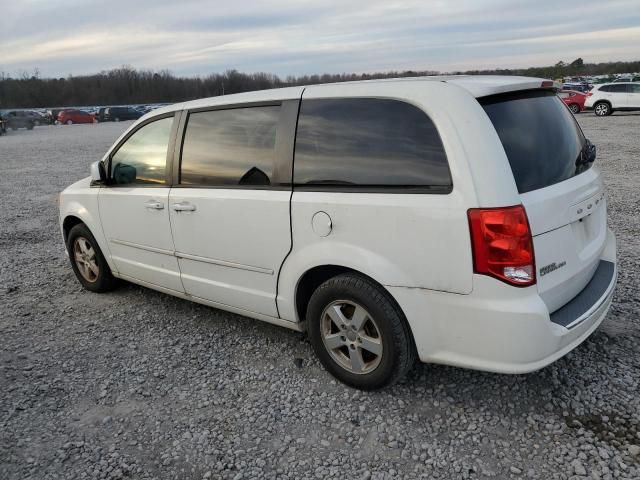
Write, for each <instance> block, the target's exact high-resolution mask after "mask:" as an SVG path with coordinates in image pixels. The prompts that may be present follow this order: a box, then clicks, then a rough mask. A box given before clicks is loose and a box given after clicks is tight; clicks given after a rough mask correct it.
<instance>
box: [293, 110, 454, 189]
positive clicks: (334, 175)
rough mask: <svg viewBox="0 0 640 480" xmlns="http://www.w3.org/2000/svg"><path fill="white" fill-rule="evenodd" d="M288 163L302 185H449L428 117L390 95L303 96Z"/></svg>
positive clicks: (439, 148)
mask: <svg viewBox="0 0 640 480" xmlns="http://www.w3.org/2000/svg"><path fill="white" fill-rule="evenodd" d="M294 165H295V166H294V182H295V183H296V185H303V186H304V185H307V186H308V185H324V186H330V185H333V186H347V187H348V186H351V187H367V186H369V187H435V188H436V189H437V187H440V190H443V191H444V190H446V191H448V190H450V186H451V176H450V174H449V166H448V164H447V157H446V155H445V152H444V148H443V146H442V142H441V141H440V136H439V135H438V132H437V130H436V128H435V126H434V124H433V122H432V121H431V120H430V119H429V117H427V116H426V114H425V113H424V112H423V111H422V110H420V109H418V108H417V107H414V106H413V105H410V104H408V103H404V102H399V101H396V100H383V99H367V98H356V99H317V100H303V102H302V108H301V111H300V117H299V119H298V131H297V134H296V149H295V162H294Z"/></svg>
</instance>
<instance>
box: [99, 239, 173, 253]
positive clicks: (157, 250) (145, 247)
mask: <svg viewBox="0 0 640 480" xmlns="http://www.w3.org/2000/svg"><path fill="white" fill-rule="evenodd" d="M109 241H110V242H111V243H115V244H116V245H124V246H125V247H132V248H139V249H140V250H147V251H149V252H154V253H162V254H164V255H170V256H172V257H173V256H175V252H174V251H173V250H165V249H164V248H157V247H150V246H149V245H140V244H139V243H133V242H127V241H125V240H118V239H117V238H111V239H109Z"/></svg>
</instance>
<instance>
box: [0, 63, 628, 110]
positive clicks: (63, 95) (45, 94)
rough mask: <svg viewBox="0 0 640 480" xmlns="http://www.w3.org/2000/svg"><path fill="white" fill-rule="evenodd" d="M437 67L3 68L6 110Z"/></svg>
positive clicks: (572, 70)
mask: <svg viewBox="0 0 640 480" xmlns="http://www.w3.org/2000/svg"><path fill="white" fill-rule="evenodd" d="M627 72H640V61H634V62H608V63H597V64H595V63H590V64H589V63H584V62H583V60H582V59H581V58H578V59H576V60H574V61H573V62H570V63H565V62H562V61H561V62H558V63H557V64H555V65H553V66H548V67H531V68H525V69H496V70H471V71H467V72H452V73H454V74H462V73H464V74H470V75H480V74H482V75H488V74H495V75H525V76H533V77H543V78H553V79H556V78H561V77H566V76H574V75H605V74H616V73H627ZM438 74H439V72H435V71H412V70H406V71H401V72H398V71H394V72H377V73H363V74H355V73H340V74H326V73H325V74H322V75H304V76H287V77H285V78H280V77H279V76H277V75H273V74H269V73H262V72H259V73H242V72H238V71H237V70H228V71H226V72H224V73H213V74H210V75H207V76H203V77H179V76H175V75H173V74H172V73H171V72H170V71H168V70H161V71H151V70H136V69H133V68H131V67H128V66H124V67H121V68H116V69H113V70H108V71H103V72H100V73H97V74H94V75H79V76H68V77H66V78H41V77H40V75H39V73H38V71H37V70H36V71H34V72H33V73H32V74H27V73H23V74H21V75H19V76H18V77H17V78H16V77H12V76H10V75H8V74H5V73H2V72H0V108H39V107H40V108H41V107H63V106H93V105H126V104H141V103H165V102H168V103H173V102H180V101H185V100H192V99H195V98H203V97H213V96H218V95H224V94H230V93H240V92H247V91H251V90H264V89H269V88H278V87H287V86H295V85H309V84H317V83H330V82H346V81H353V80H370V79H374V78H392V77H412V76H422V75H438Z"/></svg>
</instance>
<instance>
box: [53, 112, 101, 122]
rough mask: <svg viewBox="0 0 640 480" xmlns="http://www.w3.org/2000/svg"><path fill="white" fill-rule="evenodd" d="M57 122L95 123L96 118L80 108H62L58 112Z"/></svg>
mask: <svg viewBox="0 0 640 480" xmlns="http://www.w3.org/2000/svg"><path fill="white" fill-rule="evenodd" d="M58 122H60V123H61V124H67V125H72V124H74V123H95V122H96V118H95V117H94V116H93V115H91V114H90V113H87V112H83V111H82V110H63V111H62V112H60V113H59V114H58Z"/></svg>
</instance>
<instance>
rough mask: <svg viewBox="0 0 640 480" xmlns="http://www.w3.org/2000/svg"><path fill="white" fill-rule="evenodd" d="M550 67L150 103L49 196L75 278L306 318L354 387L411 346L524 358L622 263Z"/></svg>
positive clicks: (509, 368) (330, 362) (553, 346)
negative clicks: (526, 73) (79, 175)
mask: <svg viewBox="0 0 640 480" xmlns="http://www.w3.org/2000/svg"><path fill="white" fill-rule="evenodd" d="M552 86H553V84H552V82H549V81H544V80H541V79H535V78H525V77H464V76H462V77H435V78H411V79H397V80H381V81H368V82H354V83H342V84H330V85H314V86H308V87H293V88H285V89H278V90H269V91H263V92H251V93H243V94H238V95H228V96H222V97H216V98H210V99H203V100H196V101H191V102H187V103H182V104H176V105H172V106H168V107H165V108H162V109H159V110H154V111H153V112H151V113H149V114H147V115H145V116H144V117H143V118H141V119H140V120H139V121H137V122H136V123H134V124H133V125H132V126H131V127H129V129H128V130H127V131H126V132H125V133H124V134H123V135H122V136H121V137H120V138H119V139H118V140H117V141H116V142H115V144H114V145H113V146H112V147H111V148H110V149H109V151H108V152H107V153H106V154H105V156H104V158H102V160H100V161H99V162H96V163H94V164H93V165H92V167H91V177H89V178H86V179H84V180H81V181H79V182H77V183H75V184H73V185H71V186H70V187H68V188H67V189H66V190H65V191H64V192H62V194H61V198H60V223H61V229H62V234H63V236H64V242H65V246H66V249H67V252H68V254H69V257H70V260H71V266H72V268H73V270H74V272H75V274H76V276H77V278H78V280H79V281H80V283H82V285H83V286H84V287H85V288H87V289H89V290H91V291H94V292H105V291H108V290H110V289H112V288H114V286H115V285H116V282H117V279H123V280H127V281H130V282H134V283H137V284H140V285H143V286H146V287H149V288H153V289H156V290H160V291H162V292H165V293H168V294H171V295H176V296H178V297H182V298H186V299H190V300H193V301H196V302H199V303H203V304H206V305H210V306H213V307H216V308H220V309H224V310H228V311H231V312H235V313H239V314H242V315H246V316H248V317H253V318H256V319H259V320H263V321H267V322H270V323H273V324H276V325H281V326H285V327H288V328H292V329H294V330H299V331H306V332H307V334H308V336H309V339H310V341H311V344H312V346H313V348H314V350H315V352H316V354H317V355H318V357H319V359H320V361H321V362H322V364H323V365H324V367H325V368H326V369H327V370H328V371H329V372H330V373H332V374H333V375H334V376H336V377H337V378H338V379H340V380H341V381H343V382H345V383H347V384H349V385H352V386H355V387H358V388H363V389H374V388H379V387H382V386H384V385H387V384H389V383H391V382H393V381H395V380H397V379H398V378H400V377H401V376H402V375H404V374H405V373H406V372H407V371H408V370H409V369H410V368H411V366H412V365H413V363H414V362H415V359H416V357H417V358H419V359H420V360H421V361H422V362H433V363H441V364H448V365H456V366H460V367H467V368H474V369H480V370H486V371H493V372H503V373H524V372H530V371H533V370H536V369H540V368H542V367H544V366H545V365H548V364H549V363H551V362H553V361H555V360H556V359H558V358H560V357H562V356H563V355H565V354H566V353H567V352H569V351H570V350H572V349H573V348H575V347H576V346H577V345H579V344H580V343H581V342H582V341H584V340H585V339H586V338H587V337H588V336H589V335H590V334H591V333H592V332H593V331H594V330H595V329H596V328H597V327H598V325H599V324H600V323H601V322H602V320H603V319H604V317H605V315H606V313H607V310H608V308H609V305H610V303H611V297H612V295H613V290H614V286H615V282H616V276H617V269H616V245H615V238H614V236H613V234H612V232H611V231H610V230H609V229H608V228H607V214H606V203H607V198H606V194H605V191H604V186H603V181H602V177H601V175H600V172H599V171H598V168H597V167H596V166H594V160H595V154H596V152H595V147H594V146H593V145H592V144H591V143H590V142H589V141H588V140H587V139H586V138H585V137H584V135H583V133H582V131H581V130H580V127H579V126H578V124H577V123H576V121H575V119H574V118H573V115H572V114H571V113H570V111H569V110H568V109H567V107H566V106H565V105H564V104H563V103H562V101H561V100H560V99H559V98H558V97H557V95H556V92H555V90H554V89H553V88H552Z"/></svg>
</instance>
